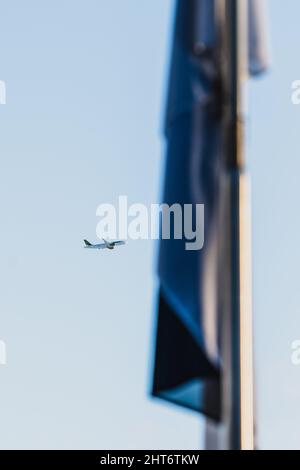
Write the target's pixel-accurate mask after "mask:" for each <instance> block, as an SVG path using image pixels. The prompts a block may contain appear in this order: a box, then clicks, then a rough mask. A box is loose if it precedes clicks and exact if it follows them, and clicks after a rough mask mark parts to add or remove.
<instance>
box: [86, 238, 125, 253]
mask: <svg viewBox="0 0 300 470" xmlns="http://www.w3.org/2000/svg"><path fill="white" fill-rule="evenodd" d="M83 241H84V248H89V249H92V250H105V249H107V250H114V248H115V247H116V246H119V245H125V244H126V242H125V241H124V240H114V241H108V240H104V238H103V241H104V243H97V244H96V245H93V244H92V243H90V242H89V241H88V240H83Z"/></svg>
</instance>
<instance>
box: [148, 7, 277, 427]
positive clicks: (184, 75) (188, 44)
mask: <svg viewBox="0 0 300 470" xmlns="http://www.w3.org/2000/svg"><path fill="white" fill-rule="evenodd" d="M247 1H248V5H249V51H248V52H249V54H248V55H249V73H250V74H251V75H255V74H259V73H261V72H263V71H264V70H265V69H266V67H267V66H268V57H267V48H266V34H265V31H264V29H265V28H264V18H263V16H264V12H263V9H264V6H265V5H264V3H265V2H264V0H247ZM218 15H219V0H188V1H186V0H177V8H176V19H175V31H174V37H173V52H172V60H171V73H170V80H169V90H168V101H167V111H166V121H165V133H166V138H167V159H166V169H165V184H164V192H163V202H164V203H166V204H168V205H170V206H172V205H173V204H175V203H177V204H181V205H182V206H183V204H193V205H194V206H195V205H196V204H204V205H205V242H204V247H203V249H202V250H200V251H187V250H186V249H185V243H186V240H184V239H183V240H174V239H171V240H161V241H160V253H159V280H160V295H159V301H158V320H157V332H156V353H155V364H154V379H153V391H152V393H153V395H154V396H156V397H159V398H162V399H164V400H168V401H170V402H173V403H176V404H178V405H182V406H184V407H187V408H190V409H193V410H196V411H199V412H202V413H204V414H205V415H206V416H208V417H210V418H212V419H213V420H216V421H219V420H220V419H221V389H220V366H221V359H222V358H221V353H220V331H219V325H220V322H219V319H218V315H219V313H220V309H219V299H220V295H219V294H220V292H219V289H218V282H217V279H218V278H217V274H218V273H217V271H218V263H219V259H220V258H219V255H218V250H217V247H218V246H220V240H219V238H220V237H222V234H221V233H219V232H220V231H219V230H217V214H218V209H219V201H220V199H219V191H220V174H221V163H222V157H223V153H224V148H223V145H222V129H221V123H222V122H221V121H222V119H221V118H222V80H221V73H220V68H221V65H220V51H219V47H218V44H219V37H220V35H219V29H218V25H219V23H218V20H219V16H218Z"/></svg>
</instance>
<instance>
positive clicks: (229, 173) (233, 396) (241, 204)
mask: <svg viewBox="0 0 300 470" xmlns="http://www.w3.org/2000/svg"><path fill="white" fill-rule="evenodd" d="M220 1H221V0H220ZM247 2H248V0H226V2H222V3H223V14H222V17H221V18H222V19H223V27H222V32H223V37H222V38H221V44H222V45H223V46H222V52H223V58H222V64H223V70H222V75H223V80H222V81H223V97H224V102H223V105H224V114H223V116H224V126H223V130H224V143H225V148H226V154H225V161H224V173H225V178H224V181H225V184H224V191H223V197H224V196H225V197H224V199H225V200H226V202H225V205H223V209H224V210H223V214H222V217H223V224H225V227H226V230H225V243H224V244H225V247H223V249H224V248H225V253H226V259H225V260H224V259H223V260H222V267H221V278H222V279H221V283H222V287H223V289H225V290H226V292H228V293H227V294H226V296H225V297H224V299H223V310H224V311H223V312H222V314H223V319H222V321H223V335H222V343H223V357H224V363H223V369H224V374H223V376H224V379H223V415H224V416H223V420H224V422H225V424H226V427H227V430H226V431H227V432H226V439H225V440H226V443H225V444H224V447H225V448H228V449H233V450H242V449H250V450H251V449H253V440H254V439H253V429H254V426H253V364H252V362H253V351H252V343H253V341H252V308H251V243H250V217H249V212H250V211H249V210H248V209H249V208H248V205H249V201H250V199H249V195H248V194H247V192H248V185H247V177H246V174H245V109H244V99H243V98H244V88H245V84H246V80H247V74H248V64H247V59H248V30H247V26H248V8H247V6H248V5H247ZM224 5H225V6H224ZM223 226H224V225H223ZM224 261H225V262H224Z"/></svg>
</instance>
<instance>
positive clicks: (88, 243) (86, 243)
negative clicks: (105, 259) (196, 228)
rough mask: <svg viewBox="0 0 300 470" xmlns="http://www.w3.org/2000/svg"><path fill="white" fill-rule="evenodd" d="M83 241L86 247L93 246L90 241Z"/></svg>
mask: <svg viewBox="0 0 300 470" xmlns="http://www.w3.org/2000/svg"><path fill="white" fill-rule="evenodd" d="M83 241H84V244H85V246H92V244H91V243H90V242H89V241H88V240H83Z"/></svg>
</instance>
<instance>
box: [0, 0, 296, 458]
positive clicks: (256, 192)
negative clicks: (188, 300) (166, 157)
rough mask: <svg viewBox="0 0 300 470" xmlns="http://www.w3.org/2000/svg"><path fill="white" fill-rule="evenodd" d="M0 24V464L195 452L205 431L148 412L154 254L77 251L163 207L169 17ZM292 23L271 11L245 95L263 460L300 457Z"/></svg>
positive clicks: (94, 1) (9, 11)
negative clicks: (76, 455) (263, 58)
mask: <svg viewBox="0 0 300 470" xmlns="http://www.w3.org/2000/svg"><path fill="white" fill-rule="evenodd" d="M0 13H1V27H0V79H2V80H5V81H6V84H7V104H6V105H5V106H0V129H1V133H0V135H1V138H0V162H1V163H0V214H1V231H0V259H1V264H0V285H1V295H0V318H1V321H0V339H2V340H4V341H5V342H6V344H7V360H8V363H7V365H6V366H4V367H3V366H2V367H0V384H1V386H0V448H5V449H7V448H33V449H38V448H100V449H101V448H108V449H113V448H124V449H125V448H134V449H138V448H146V449H152V448H158V449H159V448H160V449H163V448H170V449H179V448H182V449H184V448H190V449H193V448H199V447H200V445H201V441H202V430H203V420H202V419H201V418H200V419H199V417H198V416H197V415H195V414H193V413H191V412H184V411H182V410H180V409H177V408H175V407H171V406H166V405H164V404H161V403H159V402H157V401H152V400H150V399H149V397H148V395H147V391H148V390H149V382H150V374H149V369H150V365H151V342H152V332H153V318H154V310H155V296H154V294H155V288H156V285H155V279H154V270H155V250H156V246H155V243H153V242H147V241H138V242H130V243H129V244H128V246H126V247H125V248H123V247H122V249H121V248H120V249H119V250H118V251H116V252H112V253H110V252H108V253H106V252H89V251H87V250H83V248H82V239H83V238H88V239H91V240H92V241H93V240H96V224H97V218H96V208H97V206H98V205H99V204H100V203H102V202H112V203H116V202H117V199H118V196H119V195H128V198H129V203H130V202H132V203H133V202H143V203H145V204H151V203H153V202H156V201H157V200H158V196H159V187H160V175H161V169H162V165H163V153H164V142H163V139H162V135H161V128H162V125H161V123H162V112H163V103H164V95H165V82H166V80H165V79H166V75H167V64H168V60H169V45H170V33H171V26H172V19H173V0H152V1H151V2H149V1H147V0H142V1H141V0H122V1H121V0H86V1H84V2H83V1H79V0H75V1H74V0H72V1H71V0H60V1H58V0H53V1H51V2H50V1H47V2H39V1H38V0H27V1H26V2H22V1H21V0H10V2H3V3H2V4H1V9H0ZM299 15H300V2H299V1H298V0H287V2H285V5H284V7H283V6H282V2H280V0H270V23H271V32H272V64H273V65H272V70H271V71H270V73H269V74H268V75H267V76H266V77H264V79H262V80H258V81H255V83H253V84H252V85H251V93H250V97H251V100H250V120H249V135H250V138H249V160H250V167H251V173H252V187H253V216H254V231H253V235H254V237H253V238H254V240H253V241H254V293H255V297H254V301H255V333H256V334H255V338H256V361H257V396H258V425H259V436H260V443H261V447H263V448H300V438H299V435H300V407H299V398H298V397H299V387H300V367H296V366H293V365H292V364H291V343H292V341H293V340H295V339H300V320H299V317H300V314H299V312H300V299H299V286H298V284H299V266H300V250H299V242H298V239H299V232H300V224H299V215H298V200H299V196H300V186H299V176H298V175H299V172H300V163H299V159H298V148H299V145H298V143H299V137H298V136H299V122H300V106H299V107H297V106H293V105H292V104H291V98H290V96H291V82H292V81H293V80H296V79H300V64H298V63H297V62H298V49H297V44H298V43H299V40H300V32H299V28H298V20H297V18H299ZM282 25H288V28H284V30H283V27H282Z"/></svg>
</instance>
